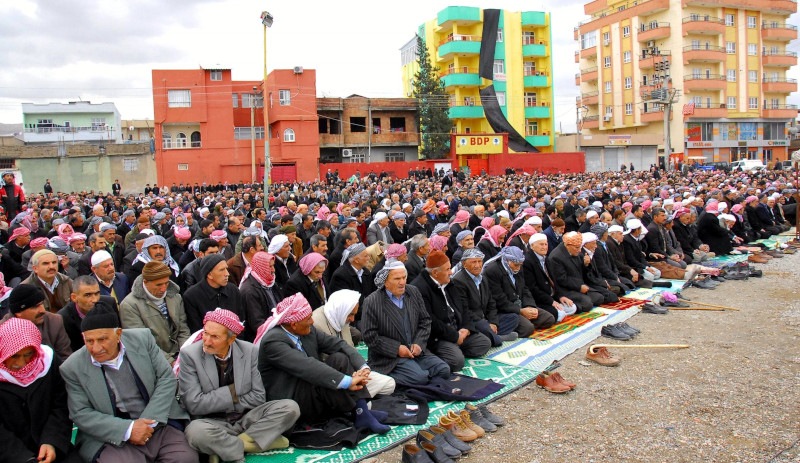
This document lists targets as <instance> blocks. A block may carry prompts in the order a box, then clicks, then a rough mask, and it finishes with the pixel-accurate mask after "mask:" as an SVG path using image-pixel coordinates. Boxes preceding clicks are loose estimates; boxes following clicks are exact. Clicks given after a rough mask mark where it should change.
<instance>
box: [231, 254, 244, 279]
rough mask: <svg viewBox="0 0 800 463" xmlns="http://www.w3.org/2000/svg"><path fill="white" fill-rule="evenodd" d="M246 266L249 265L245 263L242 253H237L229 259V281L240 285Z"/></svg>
mask: <svg viewBox="0 0 800 463" xmlns="http://www.w3.org/2000/svg"><path fill="white" fill-rule="evenodd" d="M246 268H247V265H245V263H244V258H243V257H242V253H241V252H238V253H236V255H235V256H233V257H231V258H230V259H228V274H230V279H229V280H228V281H230V282H231V283H233V284H235V285H236V286H239V283H241V282H242V276H244V271H245V269H246Z"/></svg>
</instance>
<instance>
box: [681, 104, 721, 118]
mask: <svg viewBox="0 0 800 463" xmlns="http://www.w3.org/2000/svg"><path fill="white" fill-rule="evenodd" d="M686 117H698V118H711V119H721V118H723V117H728V107H727V106H726V105H725V103H709V102H707V103H695V104H694V112H692V114H687V115H686V116H684V118H686Z"/></svg>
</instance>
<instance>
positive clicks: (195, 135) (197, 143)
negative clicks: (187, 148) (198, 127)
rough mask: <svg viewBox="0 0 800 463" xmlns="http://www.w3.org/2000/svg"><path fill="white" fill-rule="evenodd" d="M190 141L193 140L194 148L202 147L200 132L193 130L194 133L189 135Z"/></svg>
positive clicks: (192, 145)
mask: <svg viewBox="0 0 800 463" xmlns="http://www.w3.org/2000/svg"><path fill="white" fill-rule="evenodd" d="M189 141H190V142H191V147H192V148H200V147H201V146H202V145H201V142H200V132H192V135H190V137H189Z"/></svg>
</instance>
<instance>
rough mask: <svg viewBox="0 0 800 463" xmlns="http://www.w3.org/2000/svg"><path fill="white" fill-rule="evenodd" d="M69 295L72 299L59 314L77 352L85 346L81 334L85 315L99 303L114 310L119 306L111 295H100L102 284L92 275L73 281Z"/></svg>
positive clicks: (70, 341) (71, 344) (73, 349)
mask: <svg viewBox="0 0 800 463" xmlns="http://www.w3.org/2000/svg"><path fill="white" fill-rule="evenodd" d="M69 297H70V301H69V302H68V303H67V305H65V306H64V307H63V308H62V309H61V310H59V311H58V314H59V315H61V318H62V319H63V320H64V331H66V332H67V336H68V337H69V343H70V347H71V348H72V351H73V352H75V351H76V350H78V349H80V348H81V347H83V335H81V320H83V317H85V316H86V314H87V313H89V311H90V310H92V309H94V308H95V306H96V305H97V304H98V303H101V304H105V305H108V306H109V307H112V308H114V310H118V308H117V301H115V300H114V299H113V298H112V297H111V296H101V295H100V284H99V283H98V282H97V279H95V278H94V277H93V276H90V275H84V276H80V277H78V278H76V279H75V281H73V282H72V294H70V296H69Z"/></svg>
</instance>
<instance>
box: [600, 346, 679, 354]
mask: <svg viewBox="0 0 800 463" xmlns="http://www.w3.org/2000/svg"><path fill="white" fill-rule="evenodd" d="M599 347H613V348H614V349H619V348H623V349H688V348H689V347H691V346H690V345H689V344H595V345H593V346H591V347H589V351H590V352H591V353H593V354H594V353H595V352H596V351H595V349H597V348H599Z"/></svg>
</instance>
